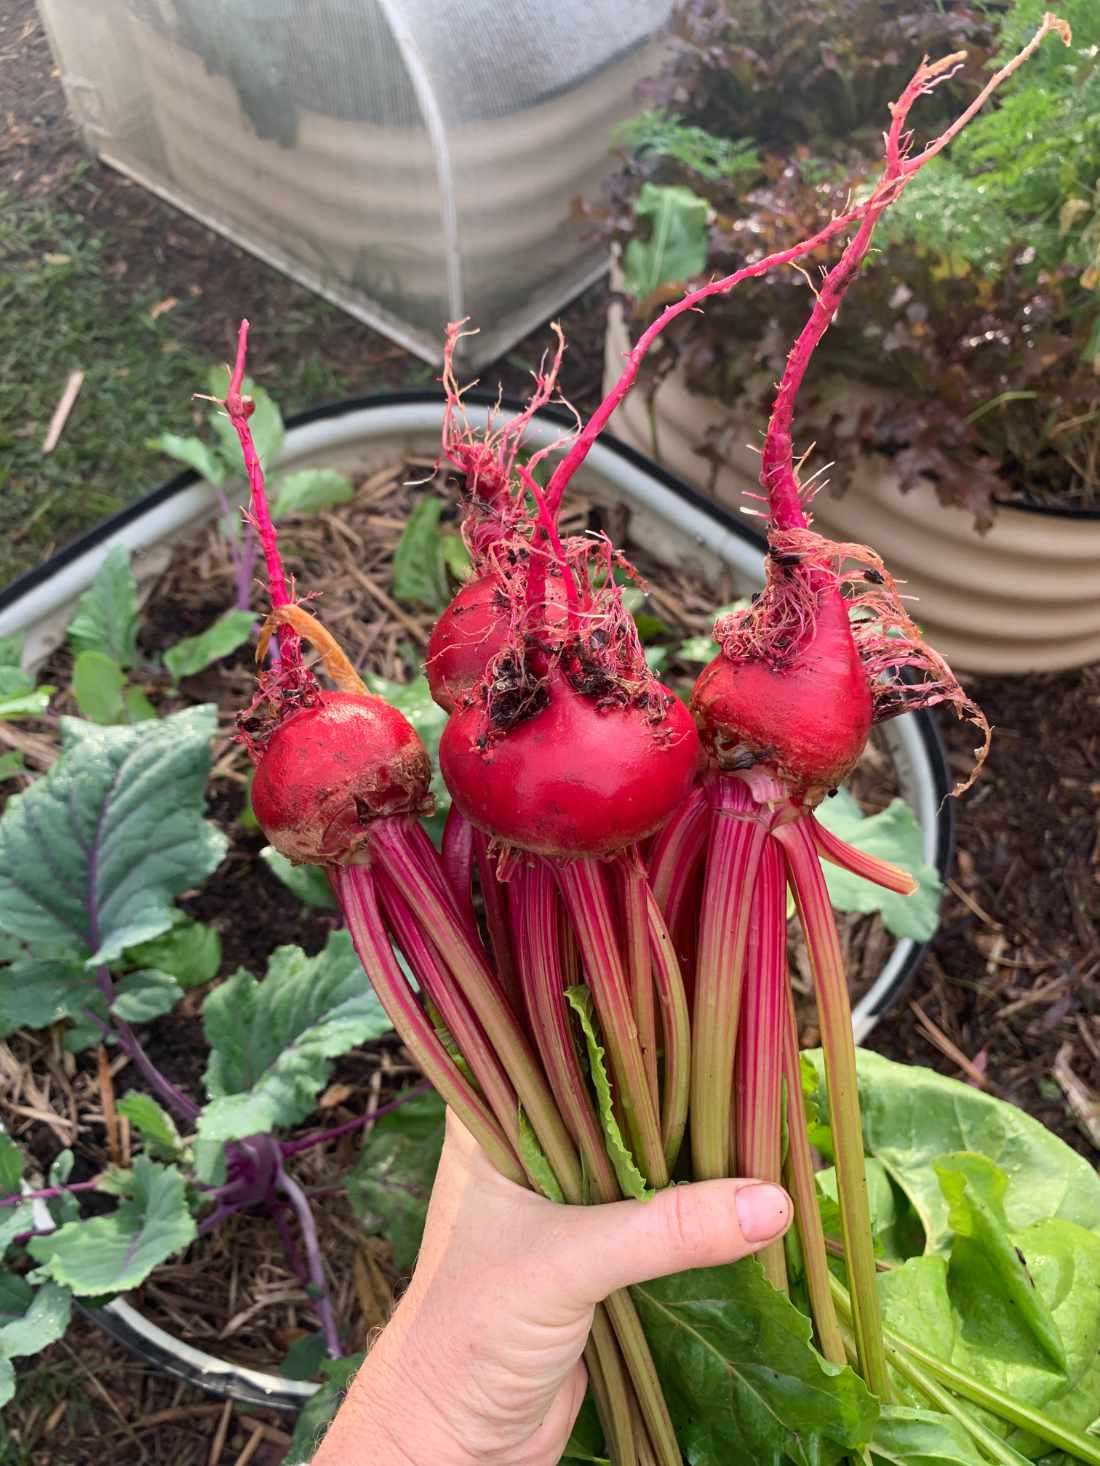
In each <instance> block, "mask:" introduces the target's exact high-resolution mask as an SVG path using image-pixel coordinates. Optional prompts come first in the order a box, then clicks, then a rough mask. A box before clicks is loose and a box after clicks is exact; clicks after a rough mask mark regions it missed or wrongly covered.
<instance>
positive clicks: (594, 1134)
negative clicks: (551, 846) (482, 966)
mask: <svg viewBox="0 0 1100 1466" xmlns="http://www.w3.org/2000/svg"><path fill="white" fill-rule="evenodd" d="M508 891H509V897H510V904H511V915H512V920H511V925H512V929H513V931H514V933H515V939H516V958H517V966H518V968H519V973H520V978H521V981H522V983H523V993H524V998H525V1000H526V1003H527V1015H528V1018H529V1021H530V1026H531V1032H532V1033H533V1034H534V1035H535V1043H536V1046H537V1048H538V1051H539V1057H540V1058H541V1060H542V1066H543V1068H544V1069H545V1071H546V1077H547V1079H548V1080H549V1083H550V1089H551V1091H552V1093H553V1095H554V1098H555V1100H556V1101H557V1104H558V1108H559V1110H560V1111H561V1114H562V1118H563V1119H564V1121H565V1123H566V1125H567V1126H568V1127H569V1130H570V1132H571V1133H572V1136H573V1139H574V1141H575V1142H576V1145H577V1149H578V1150H579V1151H580V1154H581V1159H582V1160H583V1162H584V1165H585V1169H586V1171H587V1172H588V1178H589V1181H590V1183H591V1186H592V1200H593V1201H618V1200H620V1192H619V1186H618V1182H617V1181H616V1179H615V1171H614V1168H613V1167H612V1165H611V1162H610V1161H609V1160H608V1158H607V1151H606V1150H605V1149H604V1142H603V1132H602V1130H601V1129H600V1123H599V1121H598V1120H597V1118H596V1113H595V1110H594V1109H593V1107H592V1100H591V1097H590V1094H589V1089H588V1081H587V1079H586V1078H585V1075H584V1072H583V1071H582V1069H581V1066H580V1060H579V1059H578V1057H577V1047H576V1044H575V1043H574V1041H573V1030H572V1026H571V1023H570V1018H569V1010H568V1008H567V1006H566V1003H565V998H564V992H565V984H564V982H563V980H562V967H561V950H560V923H559V920H558V890H557V885H556V883H555V881H554V875H553V871H552V870H551V869H550V867H549V865H548V864H547V863H546V861H544V860H542V859H541V858H537V857H536V859H535V861H534V862H533V863H532V864H531V865H525V866H520V867H519V868H518V869H517V870H516V872H515V874H514V875H513V876H512V879H511V881H510V882H509V886H508Z"/></svg>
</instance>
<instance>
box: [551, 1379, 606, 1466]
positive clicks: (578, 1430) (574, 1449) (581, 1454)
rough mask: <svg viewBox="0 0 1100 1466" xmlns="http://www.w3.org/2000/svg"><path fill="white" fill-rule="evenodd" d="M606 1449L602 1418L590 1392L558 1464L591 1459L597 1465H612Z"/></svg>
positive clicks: (563, 1465)
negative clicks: (601, 1426)
mask: <svg viewBox="0 0 1100 1466" xmlns="http://www.w3.org/2000/svg"><path fill="white" fill-rule="evenodd" d="M606 1450H607V1447H606V1446H605V1444H604V1438H603V1431H602V1430H601V1429H600V1418H599V1416H598V1415H597V1414H596V1406H595V1402H594V1401H593V1399H592V1395H591V1392H589V1393H588V1394H587V1395H586V1396H585V1397H584V1404H583V1405H582V1406H581V1408H580V1414H579V1415H578V1416H577V1419H576V1422H575V1423H574V1425H573V1433H572V1435H570V1437H569V1439H568V1440H567V1441H566V1443H565V1450H564V1452H563V1453H562V1458H561V1461H560V1462H559V1463H558V1466H565V1463H566V1462H567V1461H590V1462H595V1463H596V1466H611V1462H610V1461H609V1460H608V1459H607V1456H606V1454H605V1452H606Z"/></svg>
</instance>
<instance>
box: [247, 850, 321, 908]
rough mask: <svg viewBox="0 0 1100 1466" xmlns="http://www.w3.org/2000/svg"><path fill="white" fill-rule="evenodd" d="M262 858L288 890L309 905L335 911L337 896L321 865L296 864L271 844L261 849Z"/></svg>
mask: <svg viewBox="0 0 1100 1466" xmlns="http://www.w3.org/2000/svg"><path fill="white" fill-rule="evenodd" d="M260 859H261V860H262V861H263V862H264V864H265V865H266V866H267V868H268V870H269V871H270V872H271V874H272V875H273V876H277V877H278V879H279V880H280V881H282V883H283V885H284V886H285V887H286V888H287V890H288V891H292V892H293V893H294V895H295V896H297V898H298V900H299V901H304V902H305V904H306V905H307V906H318V907H320V908H321V909H322V910H325V911H335V909H336V905H337V902H336V896H335V894H334V893H333V889H332V883H331V882H330V880H329V878H328V876H327V875H326V874H325V872H324V869H323V867H322V866H319V865H295V864H294V862H293V861H292V860H288V859H287V858H286V856H285V855H280V854H279V852H278V850H276V849H275V848H274V847H273V846H271V845H265V846H264V848H263V849H262V850H261V851H260Z"/></svg>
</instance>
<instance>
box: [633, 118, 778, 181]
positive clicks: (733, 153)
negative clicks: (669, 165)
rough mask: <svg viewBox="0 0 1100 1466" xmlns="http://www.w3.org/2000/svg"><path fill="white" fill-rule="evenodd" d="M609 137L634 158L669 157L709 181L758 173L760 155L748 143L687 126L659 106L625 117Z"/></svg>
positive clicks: (751, 175)
mask: <svg viewBox="0 0 1100 1466" xmlns="http://www.w3.org/2000/svg"><path fill="white" fill-rule="evenodd" d="M611 136H612V139H613V140H614V142H616V143H617V144H618V145H619V146H620V147H623V148H627V149H628V150H629V151H630V152H631V153H633V154H634V155H635V156H636V157H639V158H642V157H649V158H671V159H672V160H673V161H674V162H676V163H682V164H683V166H684V167H685V168H686V169H688V171H689V172H691V173H697V174H698V175H699V177H700V178H706V179H709V180H710V181H711V182H714V181H716V180H718V179H737V178H742V177H744V176H746V175H747V176H749V177H753V176H755V175H757V174H758V173H759V172H760V155H759V153H758V152H757V150H756V148H755V147H754V146H753V144H752V143H751V142H744V141H735V140H733V139H731V138H728V137H714V136H713V134H712V133H709V132H707V131H706V129H705V128H702V127H692V126H689V125H688V124H687V123H685V122H684V120H683V118H682V117H677V116H675V115H674V114H671V113H669V112H666V111H665V110H664V109H663V108H661V107H653V108H650V109H649V110H648V111H646V112H639V113H638V115H637V116H636V117H631V118H628V120H627V121H626V122H622V123H620V124H619V126H618V127H616V128H615V129H614V131H613V132H612V134H611Z"/></svg>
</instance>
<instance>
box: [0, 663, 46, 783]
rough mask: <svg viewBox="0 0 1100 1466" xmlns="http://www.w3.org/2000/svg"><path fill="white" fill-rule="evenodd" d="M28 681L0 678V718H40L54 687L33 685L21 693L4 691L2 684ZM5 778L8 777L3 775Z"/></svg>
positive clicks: (20, 678)
mask: <svg viewBox="0 0 1100 1466" xmlns="http://www.w3.org/2000/svg"><path fill="white" fill-rule="evenodd" d="M16 680H18V681H23V680H26V681H29V680H30V679H29V678H28V679H23V678H22V676H20V677H19V678H18V679H16V678H12V677H10V676H8V677H0V718H8V719H14V718H40V717H41V716H42V714H43V713H44V712H45V711H46V709H47V708H48V707H49V705H50V698H51V697H52V696H53V694H54V692H56V690H57V689H56V688H54V687H35V686H33V684H32V685H31V686H30V687H28V688H27V689H25V690H23V691H5V690H4V684H5V683H7V684H8V685H9V686H10V684H11V683H12V682H13V681H16ZM5 777H9V776H8V775H5Z"/></svg>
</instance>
